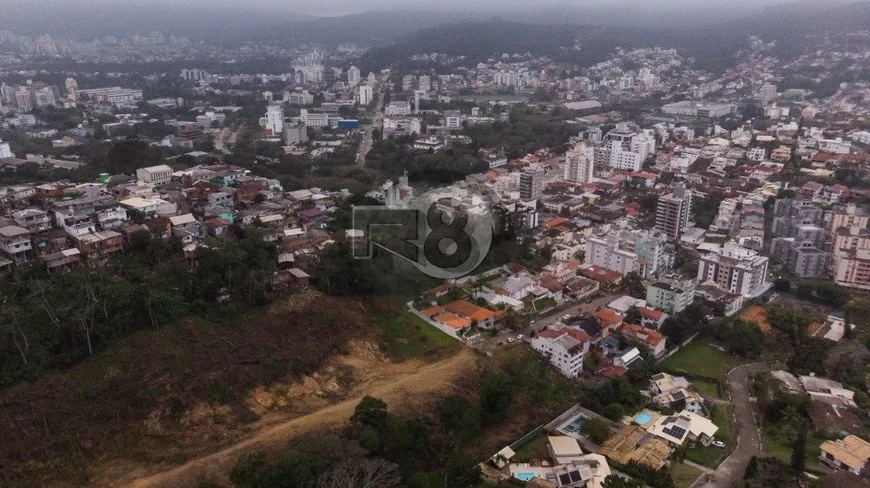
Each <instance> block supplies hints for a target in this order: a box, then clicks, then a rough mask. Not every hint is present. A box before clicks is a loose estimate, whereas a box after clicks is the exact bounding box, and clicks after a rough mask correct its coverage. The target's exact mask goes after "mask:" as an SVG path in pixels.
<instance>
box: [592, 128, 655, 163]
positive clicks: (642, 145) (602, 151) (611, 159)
mask: <svg viewBox="0 0 870 488" xmlns="http://www.w3.org/2000/svg"><path fill="white" fill-rule="evenodd" d="M604 141H605V145H604V147H601V148H599V151H598V152H599V159H600V160H601V161H602V162H605V163H606V164H608V165H609V166H611V167H613V168H615V169H620V170H625V171H639V170H640V168H641V166H643V162H644V161H646V158H648V157H649V156H650V155H651V154H652V153H653V152H655V136H654V135H653V133H652V131H650V130H645V131H640V130H639V129H638V128H637V126H636V125H635V124H632V123H629V122H620V123H619V124H616V127H615V128H614V129H613V130H611V131H610V132H608V133H607V135H605V136H604Z"/></svg>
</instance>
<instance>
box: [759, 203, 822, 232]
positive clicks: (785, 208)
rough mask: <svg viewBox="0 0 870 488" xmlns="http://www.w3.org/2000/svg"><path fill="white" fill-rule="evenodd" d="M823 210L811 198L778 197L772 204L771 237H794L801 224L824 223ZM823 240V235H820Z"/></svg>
mask: <svg viewBox="0 0 870 488" xmlns="http://www.w3.org/2000/svg"><path fill="white" fill-rule="evenodd" d="M824 218H825V212H824V210H822V209H821V208H819V207H817V206H816V204H815V203H813V202H812V201H811V200H805V199H800V198H780V199H777V200H776V203H775V204H774V206H773V226H772V228H771V231H772V234H773V237H796V234H797V230H798V228H800V227H802V226H816V227H820V226H822V225H823V223H824ZM822 240H823V241H822V242H824V236H823V237H822Z"/></svg>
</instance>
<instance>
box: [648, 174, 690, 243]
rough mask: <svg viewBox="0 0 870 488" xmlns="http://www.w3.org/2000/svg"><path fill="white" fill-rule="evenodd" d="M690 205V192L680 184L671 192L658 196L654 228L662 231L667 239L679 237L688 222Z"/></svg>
mask: <svg viewBox="0 0 870 488" xmlns="http://www.w3.org/2000/svg"><path fill="white" fill-rule="evenodd" d="M691 207H692V192H691V191H690V190H688V189H686V187H685V186H683V185H682V184H678V185H677V186H675V187H674V191H673V193H669V194H667V195H665V196H663V197H661V198H659V202H658V205H657V207H656V229H658V230H660V231H662V232H664V233H665V234H666V235H667V236H668V239H670V240H677V239H679V238H680V234H682V232H683V229H685V228H686V227H687V226H688V224H689V211H690V210H691Z"/></svg>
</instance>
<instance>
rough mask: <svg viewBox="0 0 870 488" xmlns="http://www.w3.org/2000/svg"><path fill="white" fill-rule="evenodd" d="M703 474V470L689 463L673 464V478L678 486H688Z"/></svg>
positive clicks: (678, 487) (679, 487) (677, 487)
mask: <svg viewBox="0 0 870 488" xmlns="http://www.w3.org/2000/svg"><path fill="white" fill-rule="evenodd" d="M698 476H701V470H700V469H698V468H693V467H691V466H689V465H688V464H683V463H674V464H672V465H671V478H673V479H674V486H676V488H688V487H690V486H692V483H694V482H695V480H696V479H698Z"/></svg>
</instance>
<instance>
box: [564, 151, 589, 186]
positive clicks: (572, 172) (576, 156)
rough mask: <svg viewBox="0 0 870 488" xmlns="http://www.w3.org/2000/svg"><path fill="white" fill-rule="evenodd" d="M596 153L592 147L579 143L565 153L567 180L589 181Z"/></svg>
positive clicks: (576, 181) (574, 181) (575, 181)
mask: <svg viewBox="0 0 870 488" xmlns="http://www.w3.org/2000/svg"><path fill="white" fill-rule="evenodd" d="M594 163H595V154H594V149H593V148H592V147H589V146H586V144H585V143H584V142H580V143H578V144H577V145H576V146H574V148H573V149H571V150H570V151H568V152H567V153H566V154H565V181H571V182H573V183H587V182H588V181H589V180H591V179H592V170H593V167H594Z"/></svg>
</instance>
